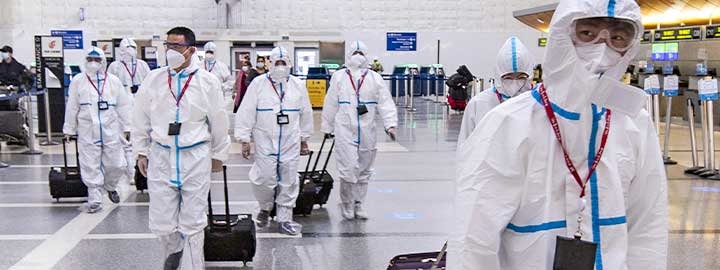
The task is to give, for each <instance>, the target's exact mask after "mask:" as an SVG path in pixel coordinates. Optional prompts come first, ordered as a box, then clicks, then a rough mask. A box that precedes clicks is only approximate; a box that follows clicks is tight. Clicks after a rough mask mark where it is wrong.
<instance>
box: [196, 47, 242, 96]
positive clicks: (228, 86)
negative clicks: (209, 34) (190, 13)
mask: <svg viewBox="0 0 720 270" xmlns="http://www.w3.org/2000/svg"><path fill="white" fill-rule="evenodd" d="M203 48H204V50H205V60H204V62H203V68H204V69H205V70H207V71H208V72H210V73H212V74H213V75H215V76H217V78H218V79H219V80H220V83H221V84H222V91H223V95H224V96H225V97H230V96H231V95H232V91H233V89H234V86H235V80H234V78H233V76H232V74H231V73H230V69H229V68H228V66H227V65H226V64H225V63H223V62H222V61H218V60H217V59H215V51H216V50H217V45H215V42H212V41H211V42H208V43H205V46H204V47H203Z"/></svg>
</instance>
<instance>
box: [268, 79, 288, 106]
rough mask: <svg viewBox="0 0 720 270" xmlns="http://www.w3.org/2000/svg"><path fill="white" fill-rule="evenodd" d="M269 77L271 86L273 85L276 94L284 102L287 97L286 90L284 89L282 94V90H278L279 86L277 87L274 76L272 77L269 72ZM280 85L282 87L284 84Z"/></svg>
mask: <svg viewBox="0 0 720 270" xmlns="http://www.w3.org/2000/svg"><path fill="white" fill-rule="evenodd" d="M267 78H268V80H269V81H270V86H272V88H273V90H275V94H277V96H278V97H279V98H280V103H282V102H283V100H284V99H285V91H283V92H282V94H280V92H278V90H277V87H275V82H274V81H273V79H272V78H270V75H269V74H268V76H267ZM280 87H282V85H281V86H280Z"/></svg>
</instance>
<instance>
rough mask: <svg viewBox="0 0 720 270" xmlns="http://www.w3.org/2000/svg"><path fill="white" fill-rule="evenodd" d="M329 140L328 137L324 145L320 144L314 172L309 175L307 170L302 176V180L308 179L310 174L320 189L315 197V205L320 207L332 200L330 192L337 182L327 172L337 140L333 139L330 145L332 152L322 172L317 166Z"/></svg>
mask: <svg viewBox="0 0 720 270" xmlns="http://www.w3.org/2000/svg"><path fill="white" fill-rule="evenodd" d="M327 139H328V137H327V136H326V137H325V138H323V141H322V144H320V150H319V151H318V155H317V157H316V158H315V164H314V165H313V169H312V171H311V172H309V173H308V172H307V170H306V172H305V173H304V174H303V175H302V178H303V179H306V178H308V174H309V176H310V177H309V178H310V179H311V180H312V181H311V182H312V183H313V184H314V185H315V186H316V188H317V189H319V191H318V194H317V196H316V197H315V204H319V205H320V207H322V206H323V205H324V204H326V203H327V201H328V199H329V198H330V192H331V191H332V189H333V183H334V182H335V181H334V180H333V178H332V176H331V175H330V173H329V172H328V171H327V166H328V163H330V156H332V152H333V149H335V139H333V142H332V144H331V145H330V151H328V154H327V157H326V158H325V164H324V165H323V168H322V170H319V171H318V170H317V165H318V163H319V161H320V156H322V151H323V148H325V142H326V141H327Z"/></svg>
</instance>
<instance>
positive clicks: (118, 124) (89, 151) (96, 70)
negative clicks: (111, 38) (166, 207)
mask: <svg viewBox="0 0 720 270" xmlns="http://www.w3.org/2000/svg"><path fill="white" fill-rule="evenodd" d="M106 64H107V63H106V60H105V53H103V51H102V50H101V49H100V48H98V47H92V48H91V49H90V50H88V52H87V54H86V56H85V65H84V72H83V73H80V74H78V75H76V76H75V77H73V79H72V81H71V82H70V89H69V92H68V101H67V104H66V105H65V124H64V125H63V133H64V134H65V136H66V137H68V139H69V137H70V136H73V135H77V136H78V137H77V140H78V151H79V152H80V171H81V172H82V174H81V176H82V180H83V183H85V185H86V186H87V188H88V201H87V204H85V205H83V209H84V210H85V211H87V212H89V213H95V212H97V211H99V210H100V209H102V190H106V191H107V193H108V197H109V198H110V201H112V202H113V203H120V196H119V195H118V193H117V191H116V188H117V183H118V179H119V178H120V177H121V176H122V175H123V173H124V168H125V165H126V160H125V157H124V155H123V146H124V144H125V138H126V136H127V134H128V133H129V131H130V117H131V111H132V105H131V101H130V99H131V98H130V96H129V94H128V93H127V92H126V91H125V89H124V88H123V85H122V83H121V82H120V80H119V79H118V78H117V77H115V76H113V75H112V74H108V73H107V72H106V71H105V65H106Z"/></svg>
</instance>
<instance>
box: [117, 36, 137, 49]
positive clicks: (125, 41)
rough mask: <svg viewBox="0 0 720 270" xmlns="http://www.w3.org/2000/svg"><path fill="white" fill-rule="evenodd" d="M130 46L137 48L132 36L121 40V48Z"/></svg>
mask: <svg viewBox="0 0 720 270" xmlns="http://www.w3.org/2000/svg"><path fill="white" fill-rule="evenodd" d="M129 46H132V47H135V48H137V43H135V41H134V40H132V39H131V38H123V39H122V41H120V48H126V47H129Z"/></svg>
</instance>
